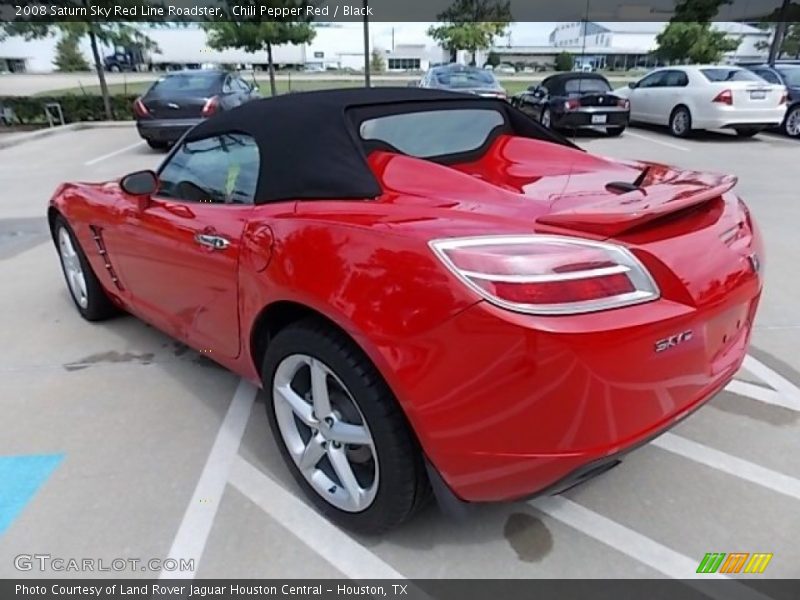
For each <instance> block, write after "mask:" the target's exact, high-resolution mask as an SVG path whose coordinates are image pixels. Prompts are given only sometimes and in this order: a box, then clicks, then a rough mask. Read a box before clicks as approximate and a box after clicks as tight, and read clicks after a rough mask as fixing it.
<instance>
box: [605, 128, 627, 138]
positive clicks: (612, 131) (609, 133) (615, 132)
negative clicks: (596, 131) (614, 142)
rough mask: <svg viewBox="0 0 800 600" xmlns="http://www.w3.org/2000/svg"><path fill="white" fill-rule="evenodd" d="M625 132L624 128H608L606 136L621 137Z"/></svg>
mask: <svg viewBox="0 0 800 600" xmlns="http://www.w3.org/2000/svg"><path fill="white" fill-rule="evenodd" d="M623 131H625V128H624V127H606V135H607V136H608V137H619V136H621V135H622V132H623Z"/></svg>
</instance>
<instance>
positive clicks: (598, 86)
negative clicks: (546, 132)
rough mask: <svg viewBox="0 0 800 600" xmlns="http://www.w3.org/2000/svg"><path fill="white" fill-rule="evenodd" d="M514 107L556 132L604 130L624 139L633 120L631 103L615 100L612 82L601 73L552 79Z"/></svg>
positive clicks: (518, 97) (520, 97)
mask: <svg viewBox="0 0 800 600" xmlns="http://www.w3.org/2000/svg"><path fill="white" fill-rule="evenodd" d="M511 103H512V104H513V105H514V106H516V107H518V108H519V109H521V110H522V111H523V112H525V113H527V114H528V115H530V116H531V117H533V118H534V119H536V120H537V121H539V122H540V123H541V124H542V125H544V126H545V127H551V128H553V129H572V130H574V129H586V128H592V129H596V128H603V129H605V131H606V133H607V134H608V135H620V134H621V133H622V132H623V131H625V127H627V126H628V119H629V118H630V102H629V101H628V100H627V99H625V98H620V97H619V96H615V95H614V94H613V93H612V90H611V85H610V84H609V83H608V80H607V79H606V78H605V77H603V76H602V75H599V74H597V73H577V72H571V73H558V74H556V75H551V76H550V77H547V78H546V79H545V80H544V81H542V83H541V84H539V85H534V86H531V87H529V88H528V89H527V91H524V92H522V93H520V94H517V95H516V96H514V97H513V98H512V99H511Z"/></svg>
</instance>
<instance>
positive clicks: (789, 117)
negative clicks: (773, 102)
mask: <svg viewBox="0 0 800 600" xmlns="http://www.w3.org/2000/svg"><path fill="white" fill-rule="evenodd" d="M790 125H792V126H794V127H795V129H794V130H792V129H790ZM781 131H782V132H783V133H784V135H788V136H789V137H791V138H794V139H800V104H795V105H794V106H792V107H791V108H789V110H788V112H787V113H786V117H785V118H784V119H783V123H782V124H781Z"/></svg>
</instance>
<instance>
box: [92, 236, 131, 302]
mask: <svg viewBox="0 0 800 600" xmlns="http://www.w3.org/2000/svg"><path fill="white" fill-rule="evenodd" d="M89 229H91V231H92V238H93V239H94V245H95V246H96V247H97V253H98V254H99V255H100V258H102V259H103V264H104V265H105V267H106V271H108V275H109V277H111V281H113V282H114V285H115V286H117V289H118V290H120V291H121V290H122V289H124V288H123V287H122V283H120V280H119V277H117V273H116V271H114V267H113V266H112V264H111V261H110V260H109V258H108V251H107V250H106V245H105V243H104V242H103V236H102V229H100V228H99V227H97V226H96V225H90V226H89Z"/></svg>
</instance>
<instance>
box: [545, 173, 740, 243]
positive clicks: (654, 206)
mask: <svg viewBox="0 0 800 600" xmlns="http://www.w3.org/2000/svg"><path fill="white" fill-rule="evenodd" d="M736 182H737V178H736V177H734V176H724V177H720V178H719V179H718V180H717V181H716V182H715V183H714V185H704V184H702V183H690V182H688V181H687V182H686V183H682V184H678V185H675V184H657V185H652V186H646V187H639V188H637V189H635V190H632V191H629V192H626V193H623V194H619V195H615V196H613V197H612V198H608V199H599V200H598V201H596V202H589V203H584V204H582V205H581V206H577V207H573V208H570V209H566V210H563V211H556V212H552V213H549V214H546V215H542V216H540V217H539V218H537V219H536V222H537V223H539V224H541V225H549V226H554V227H559V228H565V229H574V230H576V231H583V232H586V233H593V234H599V235H605V236H614V235H619V234H620V233H623V232H625V231H628V230H630V229H633V228H634V227H638V226H640V225H643V224H645V223H649V222H651V221H654V220H656V219H660V218H662V217H665V216H667V215H670V214H673V213H676V212H679V211H681V210H684V209H686V208H690V207H693V206H697V205H698V204H703V203H704V202H708V201H710V200H713V199H715V198H718V197H720V196H722V195H723V194H725V193H726V192H728V191H730V190H731V189H732V188H733V187H734V186H735V185H736Z"/></svg>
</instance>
